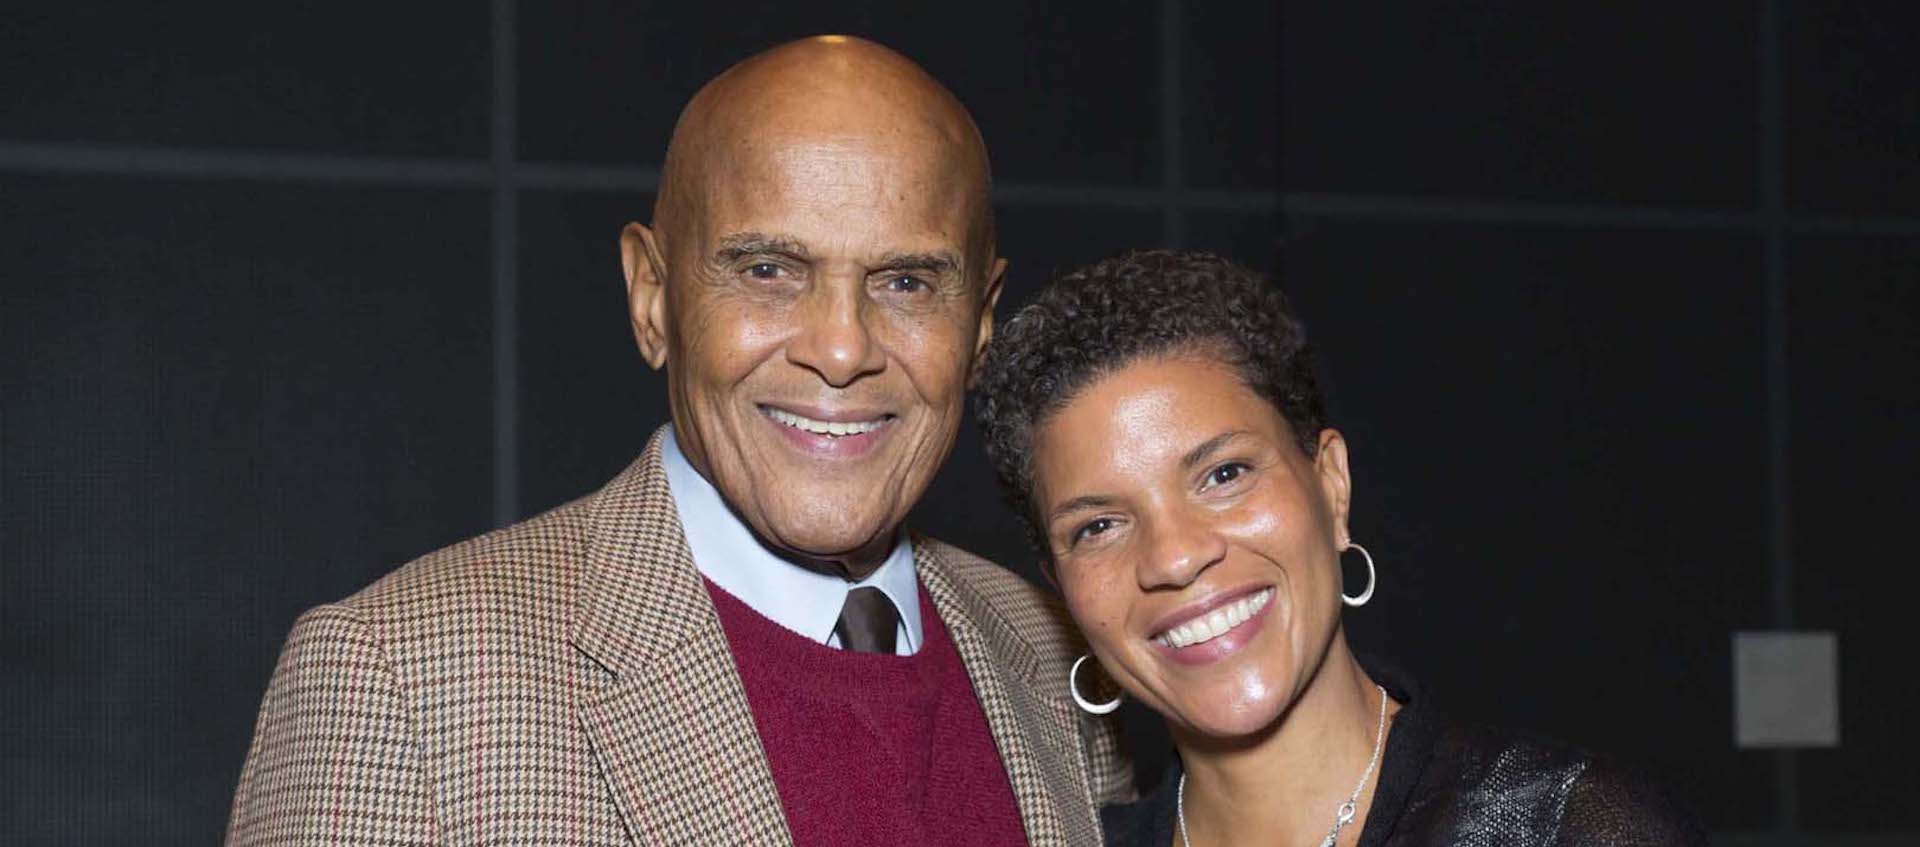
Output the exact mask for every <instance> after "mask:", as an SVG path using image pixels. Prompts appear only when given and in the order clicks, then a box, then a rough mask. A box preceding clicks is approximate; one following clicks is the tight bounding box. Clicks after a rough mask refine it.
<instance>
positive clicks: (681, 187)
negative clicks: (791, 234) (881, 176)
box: [653, 37, 993, 258]
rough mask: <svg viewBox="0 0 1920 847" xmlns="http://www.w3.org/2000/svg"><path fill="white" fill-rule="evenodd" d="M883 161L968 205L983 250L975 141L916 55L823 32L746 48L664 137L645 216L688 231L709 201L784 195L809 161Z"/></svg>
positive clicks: (936, 194) (909, 187) (669, 230)
mask: <svg viewBox="0 0 1920 847" xmlns="http://www.w3.org/2000/svg"><path fill="white" fill-rule="evenodd" d="M863 161H864V162H869V163H871V165H872V166H873V167H874V168H892V170H891V171H889V173H890V174H891V175H894V176H895V177H896V180H897V182H898V183H900V184H899V185H898V190H899V191H901V192H913V193H916V194H924V195H926V196H929V197H932V198H935V199H936V200H937V201H938V202H939V203H941V204H944V205H945V207H946V208H948V209H952V208H954V207H955V205H959V206H962V207H964V208H965V209H966V213H967V217H968V220H967V224H966V225H967V227H968V230H969V232H968V233H967V235H966V236H965V240H966V242H967V248H968V251H967V252H968V253H969V254H971V256H973V257H976V258H984V257H985V256H986V255H987V254H989V253H990V252H991V251H992V249H993V248H992V239H993V236H992V224H991V214H992V211H991V201H990V196H989V195H990V184H989V183H990V176H989V166H988V162H987V153H986V148H985V145H984V144H983V143H982V141H981V138H980V134H979V131H978V130H977V129H976V128H975V127H974V124H973V120H972V118H971V117H969V116H968V115H967V112H966V110H965V108H964V107H962V106H961V105H960V103H959V101H958V100H956V99H955V98H954V97H953V95H952V94H951V93H949V92H948V91H947V90H946V89H945V88H944V87H942V86H941V85H940V84H939V83H938V82H937V81H935V80H934V79H933V78H932V77H930V76H928V75H927V74H926V72H925V71H922V70H921V69H920V68H919V67H918V66H916V65H914V64H913V63H912V62H910V61H908V60H907V59H906V58H904V57H902V56H900V55H899V54H897V53H894V52H892V51H891V50H888V49H886V48H884V47H881V46H879V45H877V44H873V43H871V42H866V41H861V40H859V39H846V38H839V37H823V38H815V39H807V40H805V41H800V42H794V43H792V44H788V45H783V46H781V47H777V48H774V49H773V50H770V51H767V52H765V53H762V54H760V55H758V56H755V57H752V58H750V59H748V60H746V61H744V62H741V63H740V64H738V65H735V66H734V67H733V68H731V69H729V70H728V71H726V72H725V73H723V74H721V75H720V76H718V77H716V78H715V79H714V80H713V81H711V82H709V83H708V84H707V85H706V87H704V88H702V89H701V90H700V92H699V93H698V94H696V95H695V96H694V98H693V100H692V102H690V103H688V105H687V108H686V109H685V111H684V112H682V114H681V116H680V121H679V123H678V124H677V125H676V126H675V128H674V134H673V140H672V141H671V142H670V144H669V145H668V149H667V158H666V166H665V168H664V169H663V172H662V174H661V186H660V192H659V195H658V199H657V201H656V205H655V207H654V220H653V224H654V227H655V229H656V230H659V231H661V233H662V234H663V235H664V236H665V237H666V238H667V239H668V240H669V241H672V240H673V239H674V238H675V237H688V238H694V239H698V238H699V237H700V236H699V235H696V234H695V233H694V232H691V231H690V230H692V229H695V228H698V227H699V226H700V225H701V223H702V220H703V219H704V217H706V216H707V214H708V213H709V212H711V211H713V210H714V207H716V206H726V205H728V204H736V203H742V202H745V203H759V202H793V201H795V200H797V199H801V198H786V197H781V196H780V195H781V194H782V188H783V183H785V182H794V181H795V178H796V177H801V176H805V175H807V173H808V169H809V168H822V167H832V168H837V169H840V170H842V171H845V170H847V169H849V168H858V167H859V166H860V163H861V162H863Z"/></svg>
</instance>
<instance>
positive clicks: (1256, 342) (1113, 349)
mask: <svg viewBox="0 0 1920 847" xmlns="http://www.w3.org/2000/svg"><path fill="white" fill-rule="evenodd" d="M1189 352H1191V353H1198V354H1201V355H1205V356H1208V357H1211V358H1213V359H1215V360H1217V361H1219V362H1221V363H1222V364H1226V365H1229V366H1231V367H1233V368H1234V369H1235V370H1237V371H1238V372H1239V374H1240V377H1241V379H1243V380H1245V381H1246V384H1247V386H1248V387H1249V388H1252V389H1253V390H1254V391H1255V392H1256V393H1258V394H1259V395H1260V396H1261V397H1264V398H1266V400H1267V401H1268V402H1270V403H1272V404H1273V406H1274V408H1275V409H1277V410H1279V412H1280V414H1281V415H1282V416H1284V417H1285V418H1286V420H1287V424H1288V425H1289V426H1290V427H1291V428H1292V429H1293V432H1294V436H1295V438H1296V439H1297V440H1298V441H1299V445H1300V449H1301V450H1303V451H1305V452H1306V454H1307V455H1309V456H1311V455H1313V454H1314V452H1315V449H1316V447H1317V445H1318V444H1319V436H1320V431H1321V430H1322V429H1325V428H1326V426H1327V414H1326V401H1325V400H1324V399H1323V398H1322V397H1321V394H1320V384H1319V381H1318V380H1317V379H1316V378H1315V377H1314V363H1313V348H1312V347H1310V346H1308V344H1307V337H1306V331H1305V328H1304V327H1302V326H1301V324H1300V320H1299V318H1297V317H1295V316H1294V314H1293V310H1292V309H1291V308H1290V307H1289V306H1288V305H1287V298H1286V295H1285V294H1282V293H1281V292H1280V289H1279V288H1278V287H1277V286H1275V285H1273V284H1271V283H1269V282H1268V281H1267V280H1265V279H1263V278H1262V277H1261V276H1260V275H1259V274H1256V273H1254V272H1253V271H1250V270H1247V269H1246V268H1243V267H1241V266H1239V265H1236V264H1234V263H1232V262H1229V261H1227V260H1226V259H1223V258H1221V257H1219V256H1216V255H1213V254H1211V253H1202V252H1190V251H1174V250H1146V251H1134V252H1129V253H1124V254H1121V255H1118V256H1114V257H1112V258H1108V259H1103V260H1101V261H1098V262H1095V263H1093V264H1091V265H1088V266H1086V267H1084V268H1080V269H1078V270H1075V271H1071V272H1069V273H1066V274H1063V275H1060V276H1057V277H1055V278H1054V279H1053V280H1052V281H1051V282H1049V283H1048V284H1047V286H1046V287H1045V288H1043V289H1042V290H1041V291H1040V293H1039V294H1038V295H1037V296H1035V297H1034V299H1033V302H1031V303H1028V304H1027V305H1026V306H1023V307H1021V309H1020V311H1018V312H1017V313H1015V314H1014V315H1013V317H1012V318H1011V319H1009V320H1007V321H1006V322H1005V323H1004V324H1002V325H1001V326H1000V328H999V330H998V331H997V332H995V333H994V338H993V343H992V344H990V345H988V348H987V356H986V360H985V361H984V362H983V363H982V365H981V370H980V376H979V381H978V382H977V383H976V385H975V388H976V396H975V401H974V411H975V414H976V416H977V417H978V418H979V423H980V427H981V431H982V434H983V436H984V437H985V440H986V445H987V455H988V456H989V457H991V459H992V460H993V464H994V470H995V471H996V472H997V473H998V474H999V477H1000V484H1001V487H1002V489H1003V491H1004V493H1005V494H1006V497H1007V500H1008V502H1009V503H1010V504H1011V505H1012V506H1013V508H1014V510H1015V511H1016V512H1018V513H1019V514H1020V515H1021V517H1023V518H1025V519H1026V521H1027V524H1028V526H1029V528H1030V529H1032V530H1033V535H1034V540H1035V542H1036V543H1038V545H1039V547H1040V549H1041V551H1042V552H1043V553H1044V552H1045V551H1046V550H1047V545H1046V543H1045V540H1044V539H1045V533H1044V529H1043V528H1042V527H1041V526H1040V522H1039V520H1038V515H1037V513H1036V512H1035V507H1034V504H1033V503H1032V502H1031V499H1030V497H1031V493H1032V491H1033V455H1032V454H1033V437H1034V434H1035V433H1036V432H1037V431H1038V430H1039V428H1040V427H1041V426H1042V425H1044V424H1045V423H1046V421H1047V419H1048V418H1049V417H1051V416H1052V415H1053V413H1055V412H1058V411H1059V410H1060V409H1062V408H1063V407H1065V406H1066V405H1067V403H1068V402H1070V401H1072V400H1073V398H1074V397H1076V396H1077V395H1078V394H1079V393H1080V392H1081V391H1083V390H1085V389H1086V388H1087V387H1088V386H1089V385H1091V384H1092V383H1093V382H1095V381H1096V380H1098V379H1099V378H1100V377H1102V376H1104V375H1106V374H1109V373H1112V372H1114V371H1117V370H1119V369H1121V368H1123V367H1125V366H1127V365H1129V364H1132V363H1134V362H1136V361H1139V360H1141V359H1144V358H1147V357H1154V356H1164V355H1168V354H1175V353H1189Z"/></svg>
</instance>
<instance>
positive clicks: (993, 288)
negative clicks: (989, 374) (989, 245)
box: [967, 258, 1007, 387]
mask: <svg viewBox="0 0 1920 847" xmlns="http://www.w3.org/2000/svg"><path fill="white" fill-rule="evenodd" d="M1006 279H1007V260H1005V259H1000V258H995V259H994V260H993V267H992V268H991V269H990V270H989V271H988V272H987V300H986V303H985V304H983V305H982V306H981V309H980V329H979V332H978V333H977V334H976V335H975V336H974V339H973V367H971V368H969V369H968V372H967V386H968V387H972V386H973V382H974V380H976V379H979V378H980V363H981V361H983V360H984V359H985V358H986V352H987V343H988V342H990V341H992V340H993V309H994V306H996V305H998V304H999V302H1000V288H1001V284H1002V283H1004V282H1006Z"/></svg>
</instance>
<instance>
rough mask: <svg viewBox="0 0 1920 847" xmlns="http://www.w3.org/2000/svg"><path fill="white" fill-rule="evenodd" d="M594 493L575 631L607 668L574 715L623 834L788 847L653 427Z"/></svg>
mask: <svg viewBox="0 0 1920 847" xmlns="http://www.w3.org/2000/svg"><path fill="white" fill-rule="evenodd" d="M594 496H595V501H594V503H593V504H592V505H591V507H590V513H591V518H590V525H589V528H588V530H587V539H586V555H587V567H586V574H585V577H584V579H583V581H582V584H581V588H580V597H579V603H578V606H577V607H576V611H575V617H574V622H573V628H572V633H571V639H572V641H573V643H574V645H575V646H576V647H578V648H579V649H580V650H581V651H582V652H584V653H585V654H586V655H587V656H589V657H591V658H592V659H593V661H594V662H595V663H597V664H598V665H599V668H600V669H604V672H596V673H590V674H589V677H590V679H589V680H588V682H587V684H586V685H585V686H583V688H582V690H581V697H580V701H579V706H578V714H579V719H580V722H581V725H582V726H583V728H584V729H585V731H586V733H587V737H588V738H589V739H590V740H591V743H592V745H593V749H594V754H595V757H596V759H597V760H598V762H599V763H600V768H601V771H602V774H603V775H604V777H605V778H606V780H607V783H608V785H609V787H610V789H611V791H612V793H613V797H614V799H615V803H616V805H618V807H619V809H620V815H621V817H622V818H623V819H624V820H625V822H626V826H627V831H628V832H629V833H630V834H632V835H633V837H634V839H635V841H636V842H638V843H642V844H682V843H696V844H704V843H727V844H780V845H785V844H791V843H792V837H791V835H790V834H789V833H788V831H787V823H786V817H785V815H784V814H783V813H782V811H781V806H780V795H779V793H778V792H777V791H776V789H775V788H774V784H773V773H772V771H771V769H770V768H769V767H768V765H767V757H766V752H765V750H764V749H763V748H762V747H761V745H760V736H759V734H758V732H756V731H755V729H754V722H753V712H752V710H751V709H750V708H749V707H748V705H747V694H746V689H745V688H744V687H743V686H742V685H741V682H740V675H739V672H738V671H737V670H736V669H735V667H734V664H733V654H732V652H731V650H730V649H729V648H728V645H727V637H726V633H725V631H724V630H723V629H722V628H721V625H720V619H719V616H718V615H717V614H716V613H715V612H714V609H713V602H712V598H711V597H709V596H708V594H707V591H706V587H705V586H704V585H703V584H702V582H701V579H700V573H699V571H698V570H696V569H695V568H694V565H693V556H692V554H691V553H690V552H689V551H688V548H687V543H686V537H685V535H684V534H683V533H682V530H681V527H680V519H679V515H678V513H677V512H676V511H675V509H674V505H673V499H672V495H671V493H670V491H669V489H668V486H667V479H666V474H665V472H664V471H663V469H662V467H661V464H660V434H658V433H656V434H655V435H654V437H653V440H652V441H651V442H650V443H649V444H648V445H647V449H646V452H644V453H642V454H641V456H640V458H639V459H638V460H636V461H635V462H634V463H633V465H632V466H630V467H628V468H627V470H626V471H625V472H623V473H622V474H621V475H620V476H619V477H617V478H615V479H614V481H613V482H611V483H609V484H608V485H607V487H606V488H604V489H602V490H601V491H600V492H599V493H598V494H596V495H594Z"/></svg>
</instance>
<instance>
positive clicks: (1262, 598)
mask: <svg viewBox="0 0 1920 847" xmlns="http://www.w3.org/2000/svg"><path fill="white" fill-rule="evenodd" d="M1273 592H1274V588H1273V586H1268V587H1266V588H1262V589H1260V590H1259V591H1255V592H1253V593H1251V594H1248V595H1246V596H1243V597H1241V598H1240V599H1238V600H1234V601H1232V602H1230V603H1224V604H1222V605H1220V606H1217V607H1215V608H1213V609H1211V610H1208V611H1206V612H1204V613H1202V614H1198V615H1195V616H1193V617H1191V618H1188V619H1187V620H1185V621H1182V622H1181V623H1179V624H1176V625H1174V626H1170V627H1168V628H1166V629H1165V630H1163V631H1161V632H1160V633H1158V634H1156V635H1154V636H1153V637H1152V638H1151V639H1149V640H1151V641H1152V642H1153V643H1154V644H1157V645H1159V646H1161V647H1163V648H1166V649H1169V650H1174V651H1179V652H1184V651H1186V649H1187V648H1189V647H1197V646H1200V645H1212V644H1213V642H1215V641H1216V640H1219V639H1221V638H1222V637H1224V636H1226V635H1229V634H1241V633H1240V630H1241V629H1242V628H1243V627H1244V626H1245V625H1246V624H1247V623H1248V622H1249V621H1252V620H1254V619H1255V618H1258V617H1260V613H1261V612H1263V611H1265V610H1266V608H1267V606H1268V604H1270V603H1272V602H1273ZM1249 634H1250V633H1249ZM1228 640H1229V641H1234V642H1238V641H1240V640H1241V639H1239V638H1234V639H1228ZM1218 646H1220V647H1222V648H1225V649H1224V650H1221V651H1219V652H1222V653H1224V652H1229V651H1230V650H1231V649H1232V648H1233V647H1235V646H1238V645H1237V644H1224V643H1223V644H1220V645H1218ZM1209 652H1213V651H1209ZM1195 658H1200V657H1198V656H1196V657H1195Z"/></svg>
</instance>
